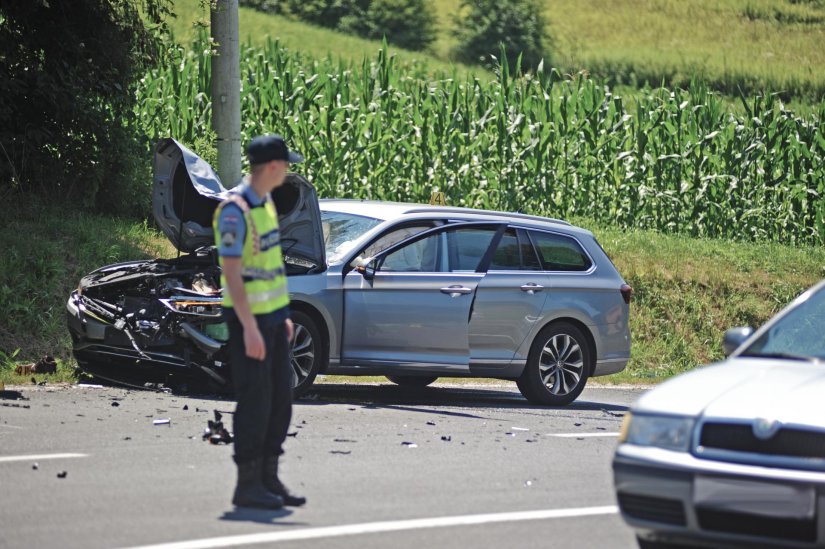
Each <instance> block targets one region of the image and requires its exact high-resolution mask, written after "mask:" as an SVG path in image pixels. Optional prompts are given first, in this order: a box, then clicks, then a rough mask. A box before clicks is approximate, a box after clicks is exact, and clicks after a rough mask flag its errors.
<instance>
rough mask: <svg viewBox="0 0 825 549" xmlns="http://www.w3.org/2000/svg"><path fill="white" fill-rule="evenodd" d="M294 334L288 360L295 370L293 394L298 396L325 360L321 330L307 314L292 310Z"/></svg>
mask: <svg viewBox="0 0 825 549" xmlns="http://www.w3.org/2000/svg"><path fill="white" fill-rule="evenodd" d="M292 323H293V324H294V326H295V334H294V335H293V336H292V341H291V342H290V346H289V361H290V364H291V365H292V369H293V371H294V372H295V387H294V388H293V395H294V396H295V398H298V397H300V396H301V395H303V394H304V393H306V392H307V390H308V389H309V388H310V387H311V386H312V383H313V382H314V381H315V377H316V376H317V375H318V372H320V371H321V366H322V365H323V364H324V360H326V355H325V347H324V344H323V340H322V339H321V332H320V330H319V329H318V326H317V325H316V324H315V321H314V320H312V317H310V316H309V315H308V314H306V313H303V312H301V311H292Z"/></svg>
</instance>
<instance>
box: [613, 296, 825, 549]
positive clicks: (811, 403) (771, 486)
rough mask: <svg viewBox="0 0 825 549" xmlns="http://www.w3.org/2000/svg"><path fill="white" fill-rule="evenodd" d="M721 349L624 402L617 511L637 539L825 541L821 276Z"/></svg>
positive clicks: (657, 543) (724, 543)
mask: <svg viewBox="0 0 825 549" xmlns="http://www.w3.org/2000/svg"><path fill="white" fill-rule="evenodd" d="M725 348H726V352H729V353H731V354H730V357H729V358H728V359H727V360H726V361H724V362H722V363H720V364H716V365H711V366H707V367H705V368H700V369H697V370H695V371H692V372H690V373H687V374H683V375H681V376H679V377H676V378H674V379H672V380H669V381H667V382H665V383H663V384H662V385H660V386H659V387H657V388H655V389H653V390H652V391H650V392H648V393H646V394H645V395H644V396H643V397H642V398H640V399H639V400H638V402H636V403H635V404H634V405H633V406H632V407H631V410H630V413H629V414H627V416H626V418H625V424H624V426H623V431H622V435H621V439H620V440H621V444H620V445H619V447H618V449H617V450H616V455H615V458H614V461H613V470H614V478H615V486H616V492H617V497H618V501H619V506H620V508H621V512H622V515H623V517H624V519H625V520H626V521H627V523H628V524H629V525H631V526H632V527H633V528H634V529H635V530H636V532H637V535H638V539H639V545H640V547H643V548H664V547H677V546H678V547H684V546H694V545H695V546H702V547H705V546H711V547H745V546H747V547H750V546H759V547H765V546H770V547H825V512H823V511H825V281H823V282H821V283H819V284H818V285H816V286H814V287H813V288H811V289H810V290H808V291H806V292H805V293H803V294H802V295H801V296H799V297H798V298H797V299H796V300H794V301H793V302H792V303H791V304H790V305H788V306H787V307H786V308H785V309H783V310H782V311H781V312H780V313H778V314H777V315H776V316H775V317H774V318H773V319H772V320H770V321H769V322H768V323H766V324H765V325H764V326H763V327H762V328H760V329H759V330H758V331H757V332H755V333H753V330H752V329H749V328H735V329H732V330H729V331H728V332H727V333H726V334H725ZM675 544H678V545H675Z"/></svg>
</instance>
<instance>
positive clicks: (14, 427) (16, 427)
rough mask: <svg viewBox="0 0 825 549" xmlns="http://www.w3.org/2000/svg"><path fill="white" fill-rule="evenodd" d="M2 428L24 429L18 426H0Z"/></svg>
mask: <svg viewBox="0 0 825 549" xmlns="http://www.w3.org/2000/svg"><path fill="white" fill-rule="evenodd" d="M0 427H5V428H6V429H22V428H23V427H18V426H17V425H6V424H3V425H0Z"/></svg>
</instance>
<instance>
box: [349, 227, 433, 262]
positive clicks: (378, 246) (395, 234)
mask: <svg viewBox="0 0 825 549" xmlns="http://www.w3.org/2000/svg"><path fill="white" fill-rule="evenodd" d="M432 227H433V223H429V222H427V223H416V224H413V225H405V226H403V227H394V228H392V229H390V230H388V231H387V232H385V233H384V234H382V235H381V236H379V237H378V239H377V240H375V242H373V243H372V244H370V245H369V246H367V247H366V248H365V249H364V251H363V252H361V253H360V254H359V256H358V257H357V258H355V259H354V260H353V261H352V264H351V266H355V264H356V263H357V262H358V260H359V259H363V258H368V257H375V256H376V255H378V254H379V253H381V252H383V251H384V250H386V249H387V248H389V247H390V246H393V245H395V244H398V243H399V242H401V241H402V240H404V239H406V238H409V237H411V236H413V235H416V234H418V233H420V232H421V231H426V230H427V229H431V228H432Z"/></svg>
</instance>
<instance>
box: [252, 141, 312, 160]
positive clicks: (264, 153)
mask: <svg viewBox="0 0 825 549" xmlns="http://www.w3.org/2000/svg"><path fill="white" fill-rule="evenodd" d="M246 155H247V157H249V163H250V164H263V163H265V162H269V161H270V160H286V161H287V162H290V163H292V164H295V163H297V162H303V161H304V157H303V156H301V154H300V153H297V152H295V151H290V150H289V149H288V148H287V146H286V141H284V138H283V137H281V136H280V135H274V134H273V135H261V136H258V137H256V138H254V139H253V140H252V141H250V142H249V145H247V147H246Z"/></svg>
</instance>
